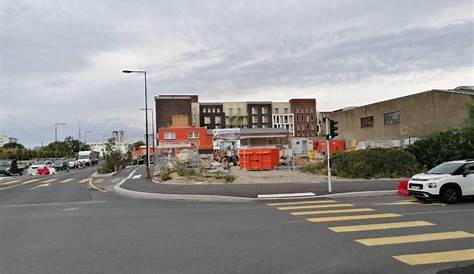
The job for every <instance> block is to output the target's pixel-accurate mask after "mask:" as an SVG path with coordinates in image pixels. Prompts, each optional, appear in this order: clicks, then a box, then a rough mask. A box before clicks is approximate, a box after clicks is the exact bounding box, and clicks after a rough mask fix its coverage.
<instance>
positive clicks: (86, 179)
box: [79, 178, 89, 183]
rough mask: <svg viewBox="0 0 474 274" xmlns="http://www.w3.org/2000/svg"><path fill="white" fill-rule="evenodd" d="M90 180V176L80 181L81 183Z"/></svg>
mask: <svg viewBox="0 0 474 274" xmlns="http://www.w3.org/2000/svg"><path fill="white" fill-rule="evenodd" d="M88 181H89V178H85V179H82V180H80V181H79V183H87V182H88Z"/></svg>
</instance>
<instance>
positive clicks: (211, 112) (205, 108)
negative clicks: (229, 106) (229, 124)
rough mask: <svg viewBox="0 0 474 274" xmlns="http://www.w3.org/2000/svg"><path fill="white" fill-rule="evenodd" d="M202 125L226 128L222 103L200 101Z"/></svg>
mask: <svg viewBox="0 0 474 274" xmlns="http://www.w3.org/2000/svg"><path fill="white" fill-rule="evenodd" d="M199 121H200V127H204V128H208V129H215V128H225V127H226V124H225V113H224V106H223V104H222V103H199Z"/></svg>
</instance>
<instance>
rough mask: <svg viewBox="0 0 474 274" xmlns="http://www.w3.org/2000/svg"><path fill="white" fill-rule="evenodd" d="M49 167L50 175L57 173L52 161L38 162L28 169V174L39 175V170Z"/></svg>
mask: <svg viewBox="0 0 474 274" xmlns="http://www.w3.org/2000/svg"><path fill="white" fill-rule="evenodd" d="M45 167H47V168H48V169H49V173H50V174H54V173H56V170H55V169H54V167H53V162H51V161H44V162H36V163H33V164H32V165H31V166H30V167H28V170H27V173H26V174H28V175H38V168H39V169H42V168H45Z"/></svg>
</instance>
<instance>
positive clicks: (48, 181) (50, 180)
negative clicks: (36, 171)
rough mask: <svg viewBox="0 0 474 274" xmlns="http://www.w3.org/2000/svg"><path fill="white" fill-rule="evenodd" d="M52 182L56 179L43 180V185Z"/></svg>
mask: <svg viewBox="0 0 474 274" xmlns="http://www.w3.org/2000/svg"><path fill="white" fill-rule="evenodd" d="M54 180H56V179H54V178H52V179H48V180H44V181H43V183H51V182H52V181H54Z"/></svg>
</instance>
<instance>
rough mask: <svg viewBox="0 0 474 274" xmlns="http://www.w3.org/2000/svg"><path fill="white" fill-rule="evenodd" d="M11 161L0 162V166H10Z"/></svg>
mask: <svg viewBox="0 0 474 274" xmlns="http://www.w3.org/2000/svg"><path fill="white" fill-rule="evenodd" d="M10 164H11V161H7V160H0V166H10Z"/></svg>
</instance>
